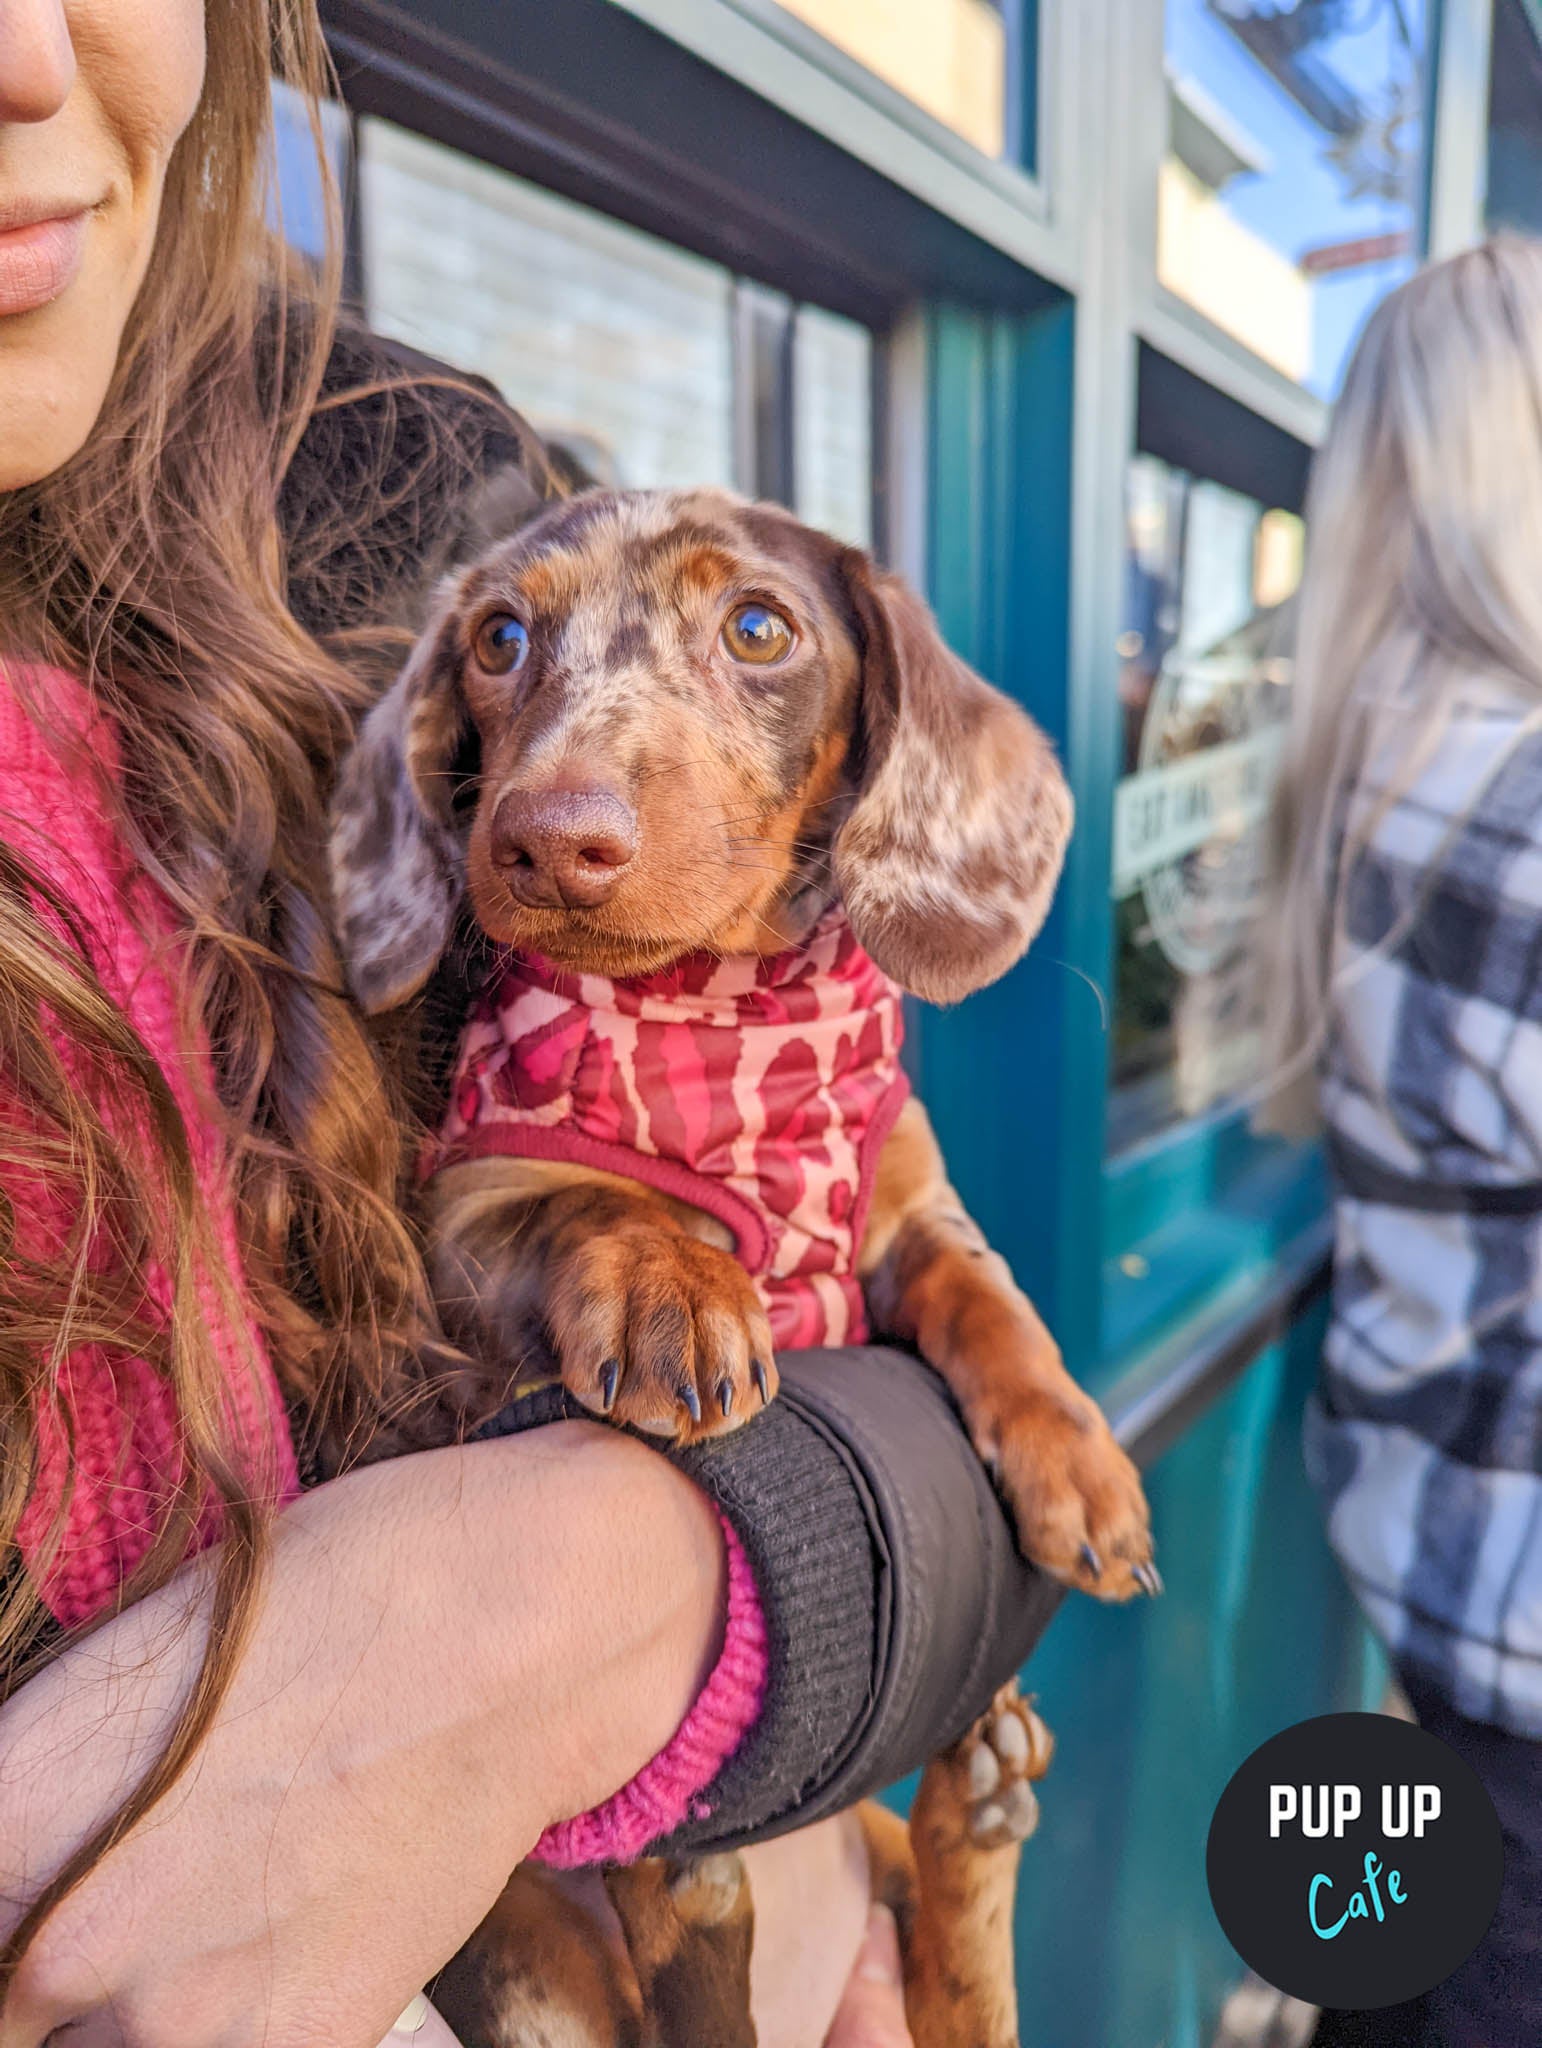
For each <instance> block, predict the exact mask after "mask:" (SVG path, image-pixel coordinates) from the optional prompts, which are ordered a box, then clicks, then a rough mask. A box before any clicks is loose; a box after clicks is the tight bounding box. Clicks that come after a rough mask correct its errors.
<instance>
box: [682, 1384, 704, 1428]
mask: <svg viewBox="0 0 1542 2048" xmlns="http://www.w3.org/2000/svg"><path fill="white" fill-rule="evenodd" d="M680 1399H681V1400H682V1401H683V1402H684V1404H685V1412H686V1414H687V1415H689V1416H690V1418H691V1420H692V1422H700V1420H701V1396H700V1394H698V1393H697V1391H696V1389H695V1387H694V1386H692V1384H691V1382H690V1381H689V1380H682V1381H681V1383H680Z"/></svg>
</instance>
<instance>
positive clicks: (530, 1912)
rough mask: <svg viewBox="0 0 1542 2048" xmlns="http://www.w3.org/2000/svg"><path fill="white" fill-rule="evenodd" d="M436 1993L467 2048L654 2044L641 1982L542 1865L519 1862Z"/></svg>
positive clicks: (437, 2002) (636, 2047) (605, 2047)
mask: <svg viewBox="0 0 1542 2048" xmlns="http://www.w3.org/2000/svg"><path fill="white" fill-rule="evenodd" d="M429 1988H430V1993H431V1995H432V1998H433V2002H434V2005H435V2006H436V2008H437V2009H438V2011H439V2012H440V2013H441V2014H442V2015H443V2016H444V2018H445V2020H446V2021H447V2022H448V2024H449V2025H450V2027H451V2028H452V2029H453V2031H454V2033H455V2036H456V2038H457V2040H459V2041H460V2043H461V2048H530V2044H531V2043H532V2042H536V2041H545V2042H552V2043H557V2042H560V2043H561V2044H562V2048H645V2044H644V2037H643V2032H642V2011H641V2006H640V2003H639V2000H638V1996H637V1989H636V1986H635V1985H634V1984H632V1983H630V1982H629V1981H628V1980H627V1976H626V1973H625V1970H624V1968H623V1967H622V1966H621V1964H620V1963H619V1961H618V1959H617V1957H616V1956H615V1955H614V1954H613V1953H612V1950H611V1947H610V1945H609V1944H608V1943H607V1941H606V1939H605V1937H604V1935H603V1933H602V1932H601V1931H600V1929H599V1928H597V1927H596V1925H595V1923H594V1922H593V1921H592V1920H591V1919H590V1918H589V1916H588V1914H586V1913H585V1912H584V1911H583V1909H582V1908H581V1907H580V1906H578V1905H576V1904H575V1903H574V1901H573V1900H572V1898H570V1897H569V1896H568V1894H567V1893H566V1892H565V1891H564V1890H563V1888H562V1886H561V1884H560V1882H559V1881H558V1880H557V1879H556V1878H554V1877H553V1876H552V1875H551V1873H550V1872H549V1871H546V1870H543V1869H542V1868H541V1867H540V1865H539V1864H534V1863H522V1864H521V1865H520V1867H519V1869H518V1870H516V1871H515V1873H514V1875H513V1877H512V1878H511V1879H510V1880H509V1883H508V1885H507V1887H506V1888H505V1890H504V1892H503V1894H502V1896H501V1897H500V1898H499V1900H498V1903H497V1905H496V1906H494V1908H493V1910H492V1911H491V1912H490V1913H489V1914H488V1916H487V1918H486V1919H485V1920H484V1921H483V1922H482V1924H481V1926H480V1927H479V1928H478V1929H477V1931H476V1933H475V1934H473V1935H472V1937H471V1939H470V1941H468V1942H467V1943H466V1946H465V1947H464V1948H463V1949H462V1950H461V1951H460V1953H459V1954H458V1955H456V1956H454V1957H452V1958H451V1960H450V1961H449V1962H448V1963H447V1964H446V1965H445V1967H444V1969H443V1970H442V1971H441V1972H440V1973H439V1976H438V1978H437V1980H436V1981H435V1983H434V1984H432V1985H431V1986H430V1987H429Z"/></svg>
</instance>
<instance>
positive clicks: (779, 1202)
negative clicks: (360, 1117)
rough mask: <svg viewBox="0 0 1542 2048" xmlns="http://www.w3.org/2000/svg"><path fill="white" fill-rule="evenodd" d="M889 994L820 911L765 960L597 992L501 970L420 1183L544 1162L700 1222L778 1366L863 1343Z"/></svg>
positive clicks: (888, 1083)
mask: <svg viewBox="0 0 1542 2048" xmlns="http://www.w3.org/2000/svg"><path fill="white" fill-rule="evenodd" d="M902 1034H903V1021H902V1012H901V999H900V992H899V990H898V988H897V987H896V986H895V984H894V983H893V982H892V981H890V980H889V978H888V976H887V975H885V974H883V973H882V972H880V970H879V969H878V968H877V967H876V966H875V965H874V964H873V962H872V961H871V960H870V959H869V958H868V956H867V954H866V953H865V952H864V951H863V950H862V948H861V946H860V945H858V943H857V939H856V934H855V933H854V932H853V931H852V929H851V926H850V925H849V924H848V923H847V921H846V917H845V914H844V912H842V911H840V910H839V909H835V910H831V911H828V912H827V913H826V914H825V916H824V917H823V918H821V919H820V921H819V923H818V924H817V925H816V926H815V928H814V930H813V931H812V932H811V933H810V935H809V937H808V939H807V940H806V941H805V943H804V944H803V945H801V946H798V947H795V948H793V949H792V950H790V951H788V952H785V953H780V954H778V955H777V956H776V957H775V958H774V959H771V960H757V959H754V958H748V957H747V958H742V959H732V960H718V959H716V958H714V957H712V956H710V955H708V954H704V953H698V954H693V955H691V956H690V957H689V958H687V959H685V960H681V961H678V962H677V963H676V964H675V965H674V966H673V967H670V968H666V969H665V970H664V971H663V972H662V973H659V974H649V975H639V976H636V977H634V978H632V979H629V980H624V981H613V980H611V979H609V978H608V977H607V976H604V975H598V974H576V973H570V972H568V971H567V970H566V969H563V968H560V967H557V966H555V965H554V964H553V963H552V962H551V961H549V960H544V959H541V958H540V957H539V956H537V955H535V954H511V955H510V956H509V958H508V959H507V960H506V961H505V962H504V963H503V964H502V966H501V967H500V968H499V969H498V970H497V972H496V973H495V974H494V976H493V978H492V980H491V981H490V982H489V984H488V986H487V988H486V989H485V990H484V992H483V994H482V996H481V998H480V1000H479V1001H478V1003H477V1005H476V1008H475V1009H474V1011H473V1012H472V1016H471V1021H470V1022H469V1024H468V1025H467V1027H466V1031H465V1035H464V1037H463V1038H462V1040H461V1047H460V1054H459V1058H458V1060H457V1063H456V1069H455V1079H454V1083H453V1086H452V1089H451V1097H450V1113H449V1117H448V1119H447V1121H446V1123H445V1127H444V1130H443V1132H442V1134H441V1137H440V1140H439V1143H438V1145H437V1147H436V1149H435V1152H434V1155H433V1156H432V1158H431V1159H430V1160H429V1162H428V1168H429V1170H430V1171H435V1170H437V1169H438V1168H440V1167H442V1166H447V1165H452V1164H458V1163H459V1162H461V1161H463V1160H467V1159H481V1158H487V1157H490V1156H495V1155H499V1154H502V1155H512V1156H514V1157H517V1158H526V1159H558V1160H567V1161H572V1162H575V1163H577V1164H581V1165H585V1166H593V1167H597V1168H600V1169H602V1170H603V1171H605V1172H608V1173H617V1174H623V1175H625V1176H626V1177H627V1178H628V1179H630V1180H638V1181H644V1182H646V1183H647V1184H648V1185H650V1186H652V1187H656V1188H658V1189H659V1190H660V1191H661V1192H663V1193H665V1194H669V1195H674V1196H677V1197H678V1198H679V1199H680V1200H682V1201H685V1202H689V1203H692V1204H693V1205H694V1206H695V1207H696V1208H698V1209H702V1210H705V1211H706V1213H707V1214H708V1215H711V1216H716V1217H717V1218H718V1219H719V1220H720V1221H721V1222H722V1223H724V1224H726V1225H727V1227H728V1228H729V1229H730V1230H731V1231H732V1232H733V1234H734V1240H735V1249H736V1251H737V1254H738V1257H739V1259H740V1261H741V1263H742V1264H743V1265H744V1266H745V1267H746V1269H747V1270H748V1272H749V1273H750V1275H751V1277H752V1278H753V1279H754V1281H755V1284H756V1286H757V1288H758V1289H759V1292H760V1296H761V1299H762V1300H763V1301H764V1303H765V1306H766V1312H767V1314H768V1316H769V1317H770V1321H771V1335H772V1339H773V1341H774V1342H775V1344H776V1346H777V1348H778V1350H782V1351H797V1350H803V1349H806V1348H808V1347H810V1346H812V1345H818V1344H859V1343H861V1342H862V1341H863V1340H864V1339H865V1337H866V1335H867V1317H866V1313H865V1310H864V1307H863V1301H862V1289H861V1285H860V1283H859V1281H858V1279H857V1273H856V1266H857V1254H858V1251H859V1249H860V1247H861V1243H862V1232H863V1228H864V1226H865V1224H866V1221H867V1210H868V1203H869V1201H870V1199H871V1197H872V1191H873V1177H874V1174H875V1172H876V1170H877V1165H878V1154H879V1152H880V1151H881V1149H882V1147H883V1141H884V1139H885V1138H886V1137H887V1136H888V1134H889V1132H890V1130H891V1129H892V1128H893V1125H894V1119H895V1118H896V1116H898V1114H899V1112H900V1108H901V1106H902V1105H903V1103H904V1101H905V1097H906V1095H907V1094H908V1093H909V1083H908V1082H907V1080H906V1078H905V1074H904V1071H903V1069H902V1068H901V1066H900V1062H899V1050H900V1041H901V1037H902Z"/></svg>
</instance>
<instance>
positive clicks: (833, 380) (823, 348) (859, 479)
mask: <svg viewBox="0 0 1542 2048" xmlns="http://www.w3.org/2000/svg"><path fill="white" fill-rule="evenodd" d="M792 384H793V394H794V411H795V416H796V417H795V425H794V433H795V437H796V439H795V456H794V463H793V474H794V477H795V478H796V481H797V498H798V504H797V511H798V517H799V518H800V519H806V520H807V521H808V523H809V524H810V525H811V526H817V527H820V528H822V529H823V530H824V531H825V532H826V533H833V534H835V535H837V536H838V537H839V538H840V539H841V540H846V541H852V542H854V543H855V544H856V545H857V546H858V547H867V546H869V545H870V544H871V542H872V538H873V337H872V334H871V333H870V331H869V330H868V329H867V328H866V327H863V326H861V325H860V324H859V323H858V322H857V321H855V320H843V319H842V318H841V317H840V316H839V314H836V313H826V312H823V311H821V310H820V309H819V308H818V307H816V306H800V307H799V308H798V312H797V318H796V321H795V323H794V326H793V373H792Z"/></svg>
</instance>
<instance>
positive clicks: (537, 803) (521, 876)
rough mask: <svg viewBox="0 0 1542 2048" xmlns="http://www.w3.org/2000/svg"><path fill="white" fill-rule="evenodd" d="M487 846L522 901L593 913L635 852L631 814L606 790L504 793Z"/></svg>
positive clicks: (634, 815)
mask: <svg viewBox="0 0 1542 2048" xmlns="http://www.w3.org/2000/svg"><path fill="white" fill-rule="evenodd" d="M489 851H490V852H491V854H492V858H493V862H494V864H495V866H496V867H497V868H498V870H499V872H500V874H502V876H503V878H504V880H505V881H506V882H507V883H508V885H509V887H510V889H512V890H513V892H514V894H515V895H516V896H517V897H518V898H519V900H520V902H521V903H526V904H529V905H530V906H531V907H532V908H540V909H546V910H558V909H566V910H594V909H596V908H597V907H598V906H599V905H600V904H601V903H603V902H604V901H605V899H606V897H607V896H609V895H610V893H611V892H612V890H613V889H614V888H615V886H616V884H617V883H618V882H619V881H620V879H621V877H622V875H623V874H624V873H625V871H626V869H627V868H628V867H629V866H630V865H631V863H632V859H633V856H634V855H635V854H636V852H637V813H636V812H635V811H634V810H633V809H632V807H631V805H630V804H628V803H625V802H624V801H623V800H622V799H621V798H620V797H619V796H617V795H616V794H615V793H614V792H613V791H612V790H608V789H511V790H507V791H505V793H504V794H503V795H502V796H501V797H500V798H499V799H498V806H497V809H496V810H495V811H494V812H493V822H492V842H491V846H490V849H489Z"/></svg>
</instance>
